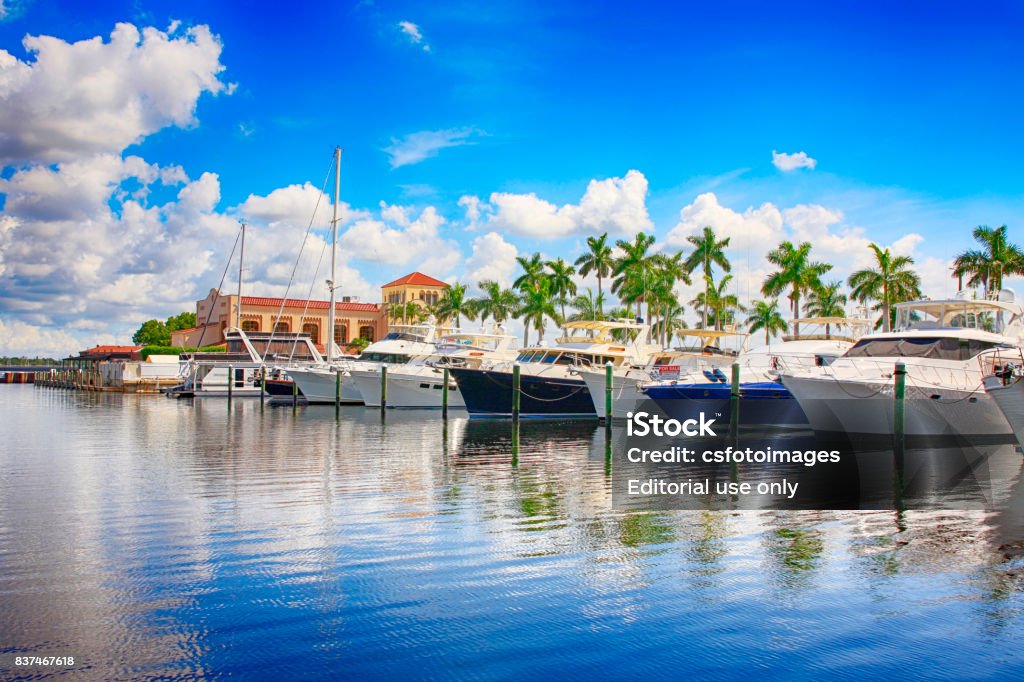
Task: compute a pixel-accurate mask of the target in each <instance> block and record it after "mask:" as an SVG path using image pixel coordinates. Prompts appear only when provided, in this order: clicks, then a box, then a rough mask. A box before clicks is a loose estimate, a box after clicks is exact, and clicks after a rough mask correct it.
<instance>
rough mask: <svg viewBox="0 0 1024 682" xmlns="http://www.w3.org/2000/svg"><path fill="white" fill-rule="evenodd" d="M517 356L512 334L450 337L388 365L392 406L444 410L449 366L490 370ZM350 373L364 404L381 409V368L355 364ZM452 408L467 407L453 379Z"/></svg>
mask: <svg viewBox="0 0 1024 682" xmlns="http://www.w3.org/2000/svg"><path fill="white" fill-rule="evenodd" d="M496 331H500V329H499V330H496ZM517 353H518V350H517V339H516V337H514V336H511V335H509V334H499V333H485V332H455V333H451V334H446V335H444V336H442V337H441V339H440V340H439V341H438V342H437V344H436V346H435V347H434V348H433V351H432V352H431V353H430V354H429V355H419V356H416V357H414V358H413V359H412V360H410V361H409V362H408V363H407V364H405V365H400V366H392V365H388V389H387V390H388V402H387V404H388V407H421V408H423V407H428V408H429V407H433V408H440V407H441V397H442V394H443V391H442V385H443V376H444V368H445V367H448V368H451V367H468V368H472V369H481V368H483V369H486V368H488V367H491V366H493V365H495V364H496V363H501V362H508V361H510V360H514V359H515V357H516V354H517ZM348 373H349V375H350V376H351V377H352V382H353V383H354V384H355V385H356V387H357V389H358V390H359V393H360V394H361V395H362V397H363V402H364V403H365V404H366V405H367V406H368V407H380V403H381V370H380V365H375V366H369V367H365V366H363V365H353V367H352V368H351V369H349V372H348ZM448 407H451V408H465V407H466V403H465V401H463V400H462V394H461V393H459V390H458V385H457V384H456V383H455V381H454V380H452V379H450V378H449V380H448Z"/></svg>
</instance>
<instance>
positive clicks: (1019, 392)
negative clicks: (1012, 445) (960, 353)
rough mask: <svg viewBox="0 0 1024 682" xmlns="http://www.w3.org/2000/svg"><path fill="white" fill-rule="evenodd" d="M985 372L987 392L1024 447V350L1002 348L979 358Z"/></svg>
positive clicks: (1018, 441)
mask: <svg viewBox="0 0 1024 682" xmlns="http://www.w3.org/2000/svg"><path fill="white" fill-rule="evenodd" d="M978 360H979V362H980V364H981V367H982V372H983V373H984V375H985V392H986V393H988V395H989V397H991V398H992V401H993V402H994V403H995V404H996V407H998V408H999V411H1000V412H1002V413H1003V416H1004V417H1006V421H1007V422H1008V423H1009V424H1010V428H1011V429H1013V434H1014V435H1015V436H1016V437H1017V443H1018V444H1020V445H1021V446H1022V447H1024V351H1022V349H1021V348H1000V349H997V350H995V351H990V352H988V353H985V354H984V355H981V356H979V358H978Z"/></svg>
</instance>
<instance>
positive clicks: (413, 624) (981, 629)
mask: <svg viewBox="0 0 1024 682" xmlns="http://www.w3.org/2000/svg"><path fill="white" fill-rule="evenodd" d="M226 403H227V401H203V400H199V401H177V400H154V399H151V398H150V399H147V398H145V397H144V396H133V395H124V394H113V393H97V392H69V391H62V390H59V389H45V388H32V387H31V386H6V387H3V391H0V438H2V439H3V442H4V444H5V447H4V448H2V449H0V471H3V472H4V475H3V476H2V477H0V519H2V521H3V523H2V528H0V563H2V565H3V571H2V572H0V583H2V589H3V594H4V596H3V599H2V600H0V641H2V642H3V643H4V645H3V646H4V647H5V650H7V651H24V652H49V653H54V651H53V647H54V646H55V643H59V645H60V649H61V651H65V652H71V651H73V652H74V653H75V655H76V657H77V656H80V657H81V658H82V660H83V661H87V665H88V666H89V667H88V670H84V669H83V670H79V671H78V672H80V673H84V674H83V675H80V676H84V677H90V676H91V677H96V678H115V679H128V678H132V679H134V678H140V677H145V678H164V677H166V678H182V677H211V678H213V677H227V676H229V675H234V676H237V677H243V678H246V677H254V676H260V677H265V678H268V679H278V678H282V679H283V678H292V677H295V676H296V675H295V673H296V671H297V670H301V676H302V677H313V678H330V677H340V676H343V677H346V678H349V677H353V678H355V677H359V678H374V679H379V678H396V677H410V678H411V677H423V676H435V677H454V676H459V675H463V676H464V674H465V671H466V670H472V671H474V674H475V675H478V676H480V677H482V678H509V677H522V676H536V675H537V673H539V672H545V671H549V670H556V669H557V670H559V671H562V672H563V673H565V674H566V675H569V676H572V677H585V676H591V677H601V678H622V677H627V676H631V677H635V676H636V675H637V673H638V672H639V671H642V672H648V671H651V672H653V671H662V672H664V671H666V670H671V671H673V672H674V673H677V674H680V675H685V676H689V677H700V678H719V679H730V678H736V677H739V676H742V675H746V674H749V670H750V667H751V665H755V666H757V667H758V669H759V670H761V671H763V672H764V673H766V676H770V677H779V678H782V677H786V678H790V677H805V678H813V677H818V676H820V674H821V671H822V670H839V669H841V670H842V671H843V672H844V673H845V674H846V675H847V676H850V677H869V676H871V677H876V676H889V677H894V678H896V677H900V676H905V673H906V671H907V670H913V671H914V672H915V673H916V674H918V675H920V676H922V677H925V676H931V677H938V676H942V677H948V678H955V679H961V678H967V677H977V676H978V671H988V670H993V669H994V668H993V667H992V666H993V661H998V666H999V670H1000V672H1001V673H1006V672H1010V673H1011V674H1012V672H1015V671H1020V670H1022V669H1024V621H1022V617H1021V613H1024V593H1022V590H1021V583H1020V577H1019V575H1020V572H1021V568H1022V561H1021V558H1020V557H1021V551H1024V545H1022V544H1021V543H1022V540H1024V528H1022V527H1021V525H1022V519H1024V501H1022V497H1024V496H1022V493H1021V490H1020V486H1019V485H1016V481H1017V480H1019V479H1016V478H1015V479H1013V480H1014V482H1015V486H1014V487H1013V488H1012V490H1011V491H1010V492H1009V493H1008V494H1007V496H1006V499H1004V500H1000V501H999V506H997V507H994V508H992V509H989V510H947V511H915V510H914V509H912V508H909V507H908V510H907V511H891V510H882V511H857V512H851V511H789V512H783V511H718V510H715V509H704V510H696V511H637V510H626V509H617V508H615V507H614V506H613V504H612V502H613V494H614V490H613V481H614V480H615V478H616V477H617V475H618V473H617V471H616V469H617V468H618V467H619V462H620V460H619V457H620V455H621V451H620V450H619V449H618V443H619V441H618V438H619V437H620V436H619V434H620V433H621V431H620V429H617V428H616V429H614V430H613V431H612V439H611V441H607V442H606V440H605V434H606V431H605V429H604V428H603V427H599V426H597V424H596V423H595V422H594V421H579V420H577V421H575V422H571V421H550V422H547V421H533V422H531V421H523V422H522V423H521V425H520V428H519V430H518V432H515V431H513V425H512V423H511V422H509V421H503V420H470V419H468V418H466V417H465V416H460V417H459V418H450V419H449V420H448V421H447V422H445V421H443V420H441V419H440V418H439V415H438V414H437V413H436V412H422V411H391V412H387V413H386V414H385V415H384V417H383V418H382V417H381V413H380V411H379V410H366V409H364V408H359V407H346V406H342V407H341V409H340V414H339V415H338V416H336V415H335V409H334V406H324V407H321V406H316V405H311V406H307V407H298V408H295V409H293V408H291V407H279V408H274V407H271V406H269V405H264V406H263V409H262V410H261V407H260V405H259V403H258V401H233V403H232V406H231V408H230V409H228V406H227V404H226ZM54 423H59V424H61V427H62V428H60V429H56V428H52V425H53V424H54ZM775 442H778V443H781V442H782V441H775ZM111 443H116V444H117V447H113V448H112V447H111ZM609 453H611V457H609V456H608V455H609ZM997 456H999V455H997ZM988 461H989V462H991V461H993V460H992V458H991V457H990V458H989V460H988ZM909 462H910V458H909V457H908V466H907V467H906V471H907V472H908V474H907V480H908V481H912V482H913V486H917V487H913V486H912V490H913V496H916V497H917V498H918V499H924V498H925V497H926V496H927V495H933V494H934V495H936V496H941V495H942V494H943V491H945V490H948V489H949V487H948V485H947V486H946V487H945V488H944V487H943V486H942V485H935V486H932V487H929V485H930V484H929V483H928V481H929V477H931V476H932V475H933V474H932V473H930V470H926V469H925V468H923V467H918V468H913V467H911V466H910V465H909ZM1016 465H1017V466H1018V467H1019V466H1020V458H1019V456H1018V459H1017V461H1016ZM739 475H740V476H741V477H753V476H755V475H759V474H758V472H757V470H756V469H755V468H753V467H750V468H748V469H742V468H741V470H740V471H739ZM943 475H945V472H943ZM918 483H920V485H918ZM943 485H945V484H943ZM72 595H73V596H72ZM780 624H782V625H780ZM780 626H781V627H784V631H785V636H784V637H780V636H779V634H780V629H779V628H780ZM481 642H485V643H486V645H485V646H482V645H481ZM851 642H855V643H856V644H855V648H853V649H851ZM796 645H799V646H796ZM709 652H710V653H709ZM296 661H300V662H301V663H300V664H298V665H299V666H300V667H297V663H296ZM2 666H3V663H2V662H0V677H3V678H13V677H16V676H18V675H23V672H16V671H11V670H5V669H2ZM531 674H532V675H531Z"/></svg>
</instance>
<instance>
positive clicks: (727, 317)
mask: <svg viewBox="0 0 1024 682" xmlns="http://www.w3.org/2000/svg"><path fill="white" fill-rule="evenodd" d="M731 281H732V275H726V276H725V277H723V278H722V281H721V282H719V283H718V285H717V286H716V285H715V283H714V281H708V278H705V281H704V291H702V292H700V293H698V294H697V296H696V297H695V298H694V299H693V300H692V301H690V305H692V306H693V307H695V308H700V307H704V308H707V309H708V310H709V311H710V312H709V313H708V315H709V317H708V318H706V319H707V321H708V323H709V324H712V325H713V326H714V329H716V330H722V329H725V325H727V324H732V323H733V322H734V321H735V317H736V311H737V310H743V306H741V305H740V299H739V298H738V297H737V296H736V294H729V293H726V289H728V288H729V282H731Z"/></svg>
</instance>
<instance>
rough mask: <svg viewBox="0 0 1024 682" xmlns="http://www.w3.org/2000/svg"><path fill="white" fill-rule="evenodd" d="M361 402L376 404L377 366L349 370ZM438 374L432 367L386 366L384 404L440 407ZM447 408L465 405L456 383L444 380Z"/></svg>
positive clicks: (439, 372)
mask: <svg viewBox="0 0 1024 682" xmlns="http://www.w3.org/2000/svg"><path fill="white" fill-rule="evenodd" d="M350 374H351V375H352V380H353V381H354V382H355V384H356V387H357V388H358V389H359V393H360V394H361V395H362V396H363V402H364V403H365V404H366V406H367V407H380V403H381V383H380V370H379V369H359V370H355V369H354V370H351V372H350ZM442 386H443V384H442V375H441V371H440V370H436V371H435V370H434V368H432V367H421V368H417V371H408V370H405V369H403V368H401V367H395V368H391V367H389V368H388V405H387V406H388V407H396V408H410V409H440V408H441V407H442V405H441V403H442V394H443V393H444V391H443V390H442ZM448 407H449V408H455V409H461V408H465V407H466V403H465V402H464V401H463V399H462V393H461V392H460V391H459V387H458V384H456V382H455V381H453V380H451V379H449V381H448Z"/></svg>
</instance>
